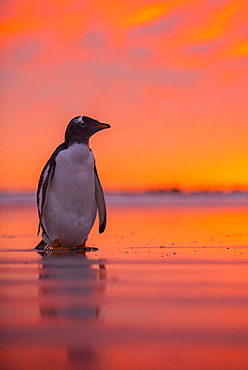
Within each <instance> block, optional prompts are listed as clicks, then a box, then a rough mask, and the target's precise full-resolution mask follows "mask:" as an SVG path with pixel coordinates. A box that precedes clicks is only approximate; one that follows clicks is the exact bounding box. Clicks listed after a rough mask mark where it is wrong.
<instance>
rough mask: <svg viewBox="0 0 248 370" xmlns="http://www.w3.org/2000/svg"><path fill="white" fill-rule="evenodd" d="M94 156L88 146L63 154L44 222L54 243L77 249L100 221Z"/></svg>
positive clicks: (54, 177) (45, 210)
mask: <svg viewBox="0 0 248 370" xmlns="http://www.w3.org/2000/svg"><path fill="white" fill-rule="evenodd" d="M96 211H97V206H96V200H95V182H94V156H93V153H92V152H91V151H90V150H89V148H88V146H87V145H83V144H74V145H72V146H70V147H69V148H68V149H66V150H64V151H61V152H59V154H58V155H57V157H56V167H55V172H54V176H53V178H52V180H51V184H50V187H49V190H48V194H47V200H46V204H45V208H44V213H43V218H42V222H43V225H44V228H45V230H46V232H47V234H48V236H49V239H50V242H52V241H54V240H55V239H58V240H59V242H60V244H61V245H62V246H67V247H75V246H77V245H79V244H81V243H83V242H84V240H85V239H87V238H88V234H89V232H90V230H91V228H92V226H93V224H94V221H95V218H96Z"/></svg>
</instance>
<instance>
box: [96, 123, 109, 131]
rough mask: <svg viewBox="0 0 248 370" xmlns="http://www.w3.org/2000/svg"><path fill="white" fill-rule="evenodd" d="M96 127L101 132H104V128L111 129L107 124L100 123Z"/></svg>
mask: <svg viewBox="0 0 248 370" xmlns="http://www.w3.org/2000/svg"><path fill="white" fill-rule="evenodd" d="M95 127H97V128H100V129H101V130H103V129H104V128H110V127H111V126H110V125H109V124H107V123H98V124H97V125H95Z"/></svg>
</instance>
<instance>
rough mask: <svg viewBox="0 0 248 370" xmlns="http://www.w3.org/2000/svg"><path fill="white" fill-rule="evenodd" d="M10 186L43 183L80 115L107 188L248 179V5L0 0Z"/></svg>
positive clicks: (202, 185) (4, 180)
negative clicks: (95, 123)
mask: <svg viewBox="0 0 248 370" xmlns="http://www.w3.org/2000/svg"><path fill="white" fill-rule="evenodd" d="M1 8H2V11H1V13H2V19H1V44H2V58H1V74H2V88H1V99H2V108H1V138H2V141H1V147H0V148H1V149H0V155H1V172H2V173H1V189H2V190H15V191H16V190H31V191H33V190H35V188H36V184H37V181H38V178H39V174H40V172H41V170H42V167H43V166H44V164H45V162H46V161H47V159H48V158H49V156H50V155H51V153H52V152H53V150H54V149H55V148H56V146H58V145H59V144H60V143H61V142H62V141H63V136H64V130H65V128H66V125H67V123H68V122H69V121H70V119H71V118H73V117H74V116H77V115H87V116H90V117H93V118H96V119H98V120H100V121H102V122H107V123H109V124H110V125H111V129H110V130H106V131H104V132H101V133H98V134H97V135H95V136H94V137H93V138H92V140H91V148H92V149H93V151H94V153H95V157H96V160H97V166H98V169H99V174H100V177H101V179H102V183H103V186H104V188H105V189H106V190H109V191H111V190H112V191H113V190H124V191H126V190H128V191H131V190H146V189H163V188H174V187H179V188H181V189H184V190H205V189H207V190H219V189H220V190H234V189H246V190H247V189H248V171H247V168H248V145H247V141H248V124H247V117H248V104H247V101H248V92H247V86H248V63H247V61H248V41H247V14H248V3H247V2H245V1H241V0H240V1H239V0H235V1H234V0H224V1H214V0H212V1H207V2H206V1H203V0H199V1H193V0H175V1H173V2H171V1H151V0H144V1H142V2H140V1H139V2H138V1H134V2H133V1H126V0H125V1H124V0H121V1H118V2H116V1H112V0H109V1H104V2H102V1H99V0H93V1H77V0H75V1H72V0H64V1H58V0H53V1H48V0H44V1H43V2H30V1H27V0H10V1H5V2H2V4H1Z"/></svg>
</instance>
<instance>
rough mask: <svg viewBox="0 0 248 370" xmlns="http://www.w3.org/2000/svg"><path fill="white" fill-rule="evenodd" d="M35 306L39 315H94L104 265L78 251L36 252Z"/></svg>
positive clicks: (87, 317) (80, 317)
mask: <svg viewBox="0 0 248 370" xmlns="http://www.w3.org/2000/svg"><path fill="white" fill-rule="evenodd" d="M40 254H41V255H42V260H41V262H40V264H39V282H38V287H39V309H40V314H41V316H42V317H43V318H67V319H72V320H83V321H85V320H91V319H96V318H97V317H98V315H99V311H100V299H101V294H102V293H103V292H104V290H105V283H106V281H105V280H106V268H105V265H103V264H100V263H99V261H96V260H90V259H87V258H86V254H85V252H82V251H70V250H68V251H49V252H47V251H46V252H45V251H44V252H40Z"/></svg>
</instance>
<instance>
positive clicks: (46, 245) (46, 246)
mask: <svg viewBox="0 0 248 370" xmlns="http://www.w3.org/2000/svg"><path fill="white" fill-rule="evenodd" d="M49 248H51V247H50V245H48V244H47V243H46V242H45V241H44V240H43V239H41V241H40V242H39V244H37V245H36V247H35V249H49Z"/></svg>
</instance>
